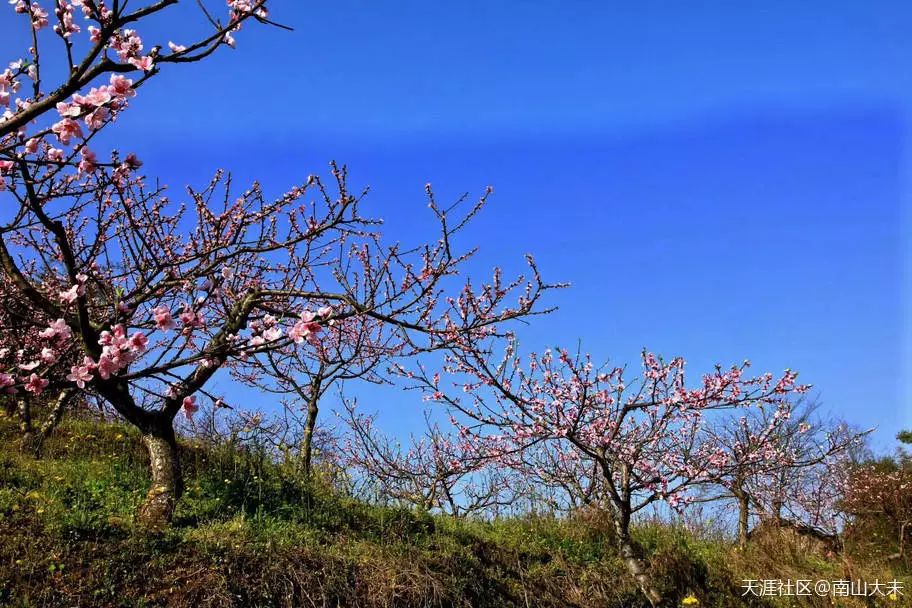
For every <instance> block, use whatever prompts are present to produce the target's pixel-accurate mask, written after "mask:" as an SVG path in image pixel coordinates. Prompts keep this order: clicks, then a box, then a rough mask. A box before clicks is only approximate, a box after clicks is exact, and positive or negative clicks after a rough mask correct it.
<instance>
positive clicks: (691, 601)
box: [681, 595, 700, 606]
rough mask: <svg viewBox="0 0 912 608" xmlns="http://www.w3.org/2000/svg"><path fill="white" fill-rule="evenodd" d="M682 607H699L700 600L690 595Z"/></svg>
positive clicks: (683, 601)
mask: <svg viewBox="0 0 912 608" xmlns="http://www.w3.org/2000/svg"><path fill="white" fill-rule="evenodd" d="M681 605H682V606H699V605H700V600H698V599H697V598H695V597H694V596H693V595H688V596H687V597H685V598H684V599H683V600H681Z"/></svg>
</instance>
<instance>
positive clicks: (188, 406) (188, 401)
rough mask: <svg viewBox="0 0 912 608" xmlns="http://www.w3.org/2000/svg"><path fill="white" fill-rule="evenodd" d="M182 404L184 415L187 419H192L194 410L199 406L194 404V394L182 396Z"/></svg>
mask: <svg viewBox="0 0 912 608" xmlns="http://www.w3.org/2000/svg"><path fill="white" fill-rule="evenodd" d="M182 406H183V408H184V415H185V416H186V417H187V419H188V420H192V419H193V414H195V413H196V411H197V410H198V409H199V406H198V405H197V404H196V396H195V395H190V396H189V397H184V401H183V403H182Z"/></svg>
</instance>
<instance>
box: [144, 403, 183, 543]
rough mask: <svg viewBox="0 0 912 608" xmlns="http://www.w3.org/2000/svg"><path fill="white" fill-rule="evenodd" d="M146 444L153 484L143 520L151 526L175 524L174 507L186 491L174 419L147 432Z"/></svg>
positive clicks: (147, 498) (158, 526)
mask: <svg viewBox="0 0 912 608" xmlns="http://www.w3.org/2000/svg"><path fill="white" fill-rule="evenodd" d="M142 442H143V445H144V446H146V450H148V452H149V466H150V469H151V473H152V485H151V486H150V487H149V493H148V494H147V495H146V499H145V501H144V502H143V504H142V506H141V507H140V508H139V521H140V523H141V524H143V525H144V526H146V527H147V528H151V529H161V528H164V527H166V526H167V525H168V524H170V523H171V519H172V517H173V516H174V506H175V505H176V504H177V499H178V498H180V495H181V493H182V491H183V479H182V477H181V468H180V459H179V457H178V451H177V440H176V438H175V436H174V428H173V427H172V426H171V421H170V420H167V421H166V420H162V421H160V422H159V423H158V424H156V425H155V426H153V427H151V428H150V429H149V430H148V432H146V433H144V434H143V437H142Z"/></svg>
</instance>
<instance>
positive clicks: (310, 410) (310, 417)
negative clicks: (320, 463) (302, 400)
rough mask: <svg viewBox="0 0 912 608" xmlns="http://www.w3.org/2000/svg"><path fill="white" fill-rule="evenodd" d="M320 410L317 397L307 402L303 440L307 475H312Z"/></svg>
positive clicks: (302, 465) (305, 473) (304, 466)
mask: <svg viewBox="0 0 912 608" xmlns="http://www.w3.org/2000/svg"><path fill="white" fill-rule="evenodd" d="M319 412H320V410H319V407H318V406H317V399H316V397H312V398H311V399H310V401H309V403H308V404H307V423H306V424H305V426H304V437H303V439H302V440H301V469H302V471H303V472H304V476H305V477H310V470H311V463H312V462H313V436H314V431H315V430H316V428H317V414H319Z"/></svg>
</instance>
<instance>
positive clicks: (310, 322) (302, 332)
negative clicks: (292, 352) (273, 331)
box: [288, 306, 332, 344]
mask: <svg viewBox="0 0 912 608" xmlns="http://www.w3.org/2000/svg"><path fill="white" fill-rule="evenodd" d="M331 314H332V308H330V307H329V306H324V307H322V308H320V309H319V310H317V313H316V314H314V313H312V312H311V311H309V310H305V311H304V312H302V313H301V318H300V320H299V321H298V322H297V323H295V324H294V326H292V328H291V329H289V330H288V337H289V338H291V340H292V341H293V342H294V343H295V344H301V343H302V342H304V340H307V339H308V338H309V337H311V336H314V335H316V334H318V333H320V332H321V331H322V330H323V328H322V327H321V326H320V323H318V322H317V320H316V319H318V318H319V320H320V321H325V320H326V319H327V318H329V316H330V315H331ZM330 323H331V321H330Z"/></svg>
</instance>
